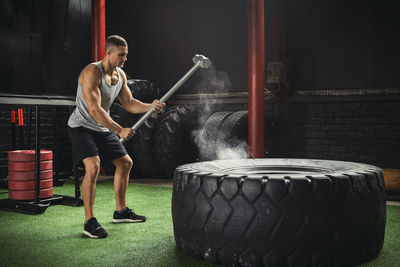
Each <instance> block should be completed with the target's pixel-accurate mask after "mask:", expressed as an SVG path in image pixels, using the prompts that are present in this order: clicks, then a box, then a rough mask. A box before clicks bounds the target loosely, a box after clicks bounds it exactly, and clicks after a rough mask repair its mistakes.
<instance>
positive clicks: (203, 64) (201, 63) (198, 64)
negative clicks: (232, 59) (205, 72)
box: [119, 55, 211, 143]
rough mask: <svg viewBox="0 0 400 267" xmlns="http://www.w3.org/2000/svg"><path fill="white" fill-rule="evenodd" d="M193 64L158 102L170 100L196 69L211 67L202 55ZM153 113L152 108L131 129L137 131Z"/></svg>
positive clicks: (208, 60) (207, 59)
mask: <svg viewBox="0 0 400 267" xmlns="http://www.w3.org/2000/svg"><path fill="white" fill-rule="evenodd" d="M193 63H194V66H193V67H192V68H191V69H190V70H189V71H188V72H186V74H185V75H183V77H182V78H181V79H180V80H179V81H178V82H177V83H176V84H175V85H174V86H172V87H171V89H169V91H168V92H166V93H165V95H163V97H161V99H160V100H159V102H161V103H163V102H165V101H166V100H167V99H168V98H170V97H171V96H172V95H173V94H174V93H175V92H176V91H177V90H178V89H179V88H180V87H181V86H182V84H183V83H184V82H186V80H187V79H189V77H190V76H192V75H193V73H195V71H196V70H197V69H198V68H202V69H208V68H209V67H210V66H211V61H210V59H209V58H207V57H205V56H203V55H195V56H194V57H193ZM153 112H154V108H152V109H151V110H149V111H147V112H146V113H145V114H144V115H143V116H142V117H141V118H140V119H139V120H138V122H136V123H135V125H133V126H132V129H133V130H134V131H137V129H139V128H140V126H142V124H143V123H144V122H145V121H146V120H147V119H148V118H149V117H150V116H151V114H153ZM119 141H120V142H122V143H123V142H125V141H126V140H125V139H123V138H121V139H120V140H119Z"/></svg>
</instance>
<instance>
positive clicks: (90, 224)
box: [83, 217, 108, 238]
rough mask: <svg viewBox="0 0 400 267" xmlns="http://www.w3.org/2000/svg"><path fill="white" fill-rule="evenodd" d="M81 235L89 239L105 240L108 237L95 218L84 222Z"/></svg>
mask: <svg viewBox="0 0 400 267" xmlns="http://www.w3.org/2000/svg"><path fill="white" fill-rule="evenodd" d="M83 234H85V235H87V236H88V237H91V238H105V237H107V236H108V233H107V231H106V230H105V229H104V228H103V227H101V225H100V224H99V222H98V221H97V220H96V218H95V217H92V218H90V219H89V220H88V221H87V222H85V226H84V231H83Z"/></svg>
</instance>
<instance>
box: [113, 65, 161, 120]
mask: <svg viewBox="0 0 400 267" xmlns="http://www.w3.org/2000/svg"><path fill="white" fill-rule="evenodd" d="M120 73H121V76H122V78H123V85H122V88H121V91H120V93H119V94H118V100H119V102H120V103H121V104H122V106H123V107H124V109H125V110H126V111H128V112H130V113H145V112H147V111H149V110H150V109H152V108H153V107H154V109H155V110H156V111H157V112H160V111H162V109H163V108H164V107H165V104H164V103H161V104H159V103H158V100H157V99H156V100H154V101H153V103H151V104H149V103H143V102H141V101H139V100H137V99H134V98H133V96H132V93H131V90H130V89H129V87H128V85H127V79H126V75H125V72H124V71H122V70H120Z"/></svg>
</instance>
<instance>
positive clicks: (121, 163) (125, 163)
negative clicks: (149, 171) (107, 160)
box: [116, 156, 133, 170]
mask: <svg viewBox="0 0 400 267" xmlns="http://www.w3.org/2000/svg"><path fill="white" fill-rule="evenodd" d="M132 166H133V162H132V159H131V158H130V157H129V156H125V157H122V158H120V159H118V160H117V161H116V167H117V168H121V169H123V170H130V169H131V168H132Z"/></svg>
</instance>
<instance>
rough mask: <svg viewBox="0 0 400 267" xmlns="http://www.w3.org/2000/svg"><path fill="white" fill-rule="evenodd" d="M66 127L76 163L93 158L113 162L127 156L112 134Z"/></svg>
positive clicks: (116, 137)
mask: <svg viewBox="0 0 400 267" xmlns="http://www.w3.org/2000/svg"><path fill="white" fill-rule="evenodd" d="M67 127H68V134H69V137H70V138H71V141H72V149H73V153H74V152H75V155H76V160H77V162H79V161H80V160H83V159H85V158H87V157H93V156H100V157H101V158H102V159H108V160H113V159H117V158H120V157H123V156H125V155H127V154H128V153H127V152H126V149H125V147H124V146H123V145H122V143H121V142H120V141H119V138H118V136H117V135H116V134H115V133H113V132H98V131H94V130H91V129H88V128H86V127H76V128H71V127H69V126H67Z"/></svg>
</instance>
